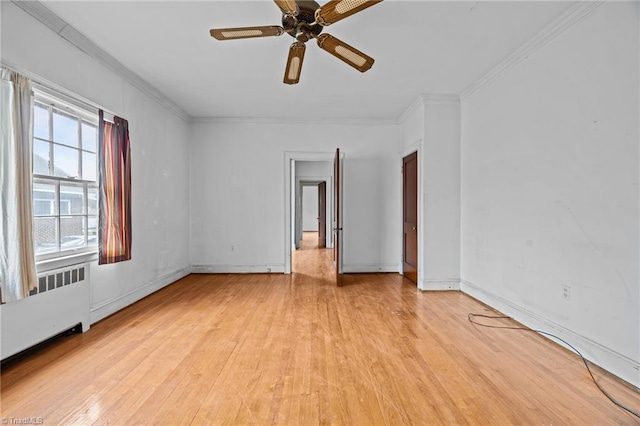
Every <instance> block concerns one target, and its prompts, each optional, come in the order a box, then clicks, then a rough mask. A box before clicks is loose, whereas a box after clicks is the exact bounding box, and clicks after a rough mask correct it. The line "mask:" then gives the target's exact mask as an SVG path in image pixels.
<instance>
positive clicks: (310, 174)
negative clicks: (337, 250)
mask: <svg viewBox="0 0 640 426" xmlns="http://www.w3.org/2000/svg"><path fill="white" fill-rule="evenodd" d="M333 157H334V154H333V153H332V152H326V153H316V152H285V265H284V266H285V268H284V269H285V274H289V273H291V272H292V270H293V267H292V265H293V262H292V260H293V255H294V254H295V253H296V251H297V250H299V249H300V247H301V242H302V241H303V237H304V235H303V230H302V228H303V226H302V208H303V206H302V203H303V198H304V196H303V192H302V191H303V187H306V186H313V187H315V188H318V185H320V184H322V183H324V186H325V197H324V207H325V217H324V219H325V227H324V237H325V239H324V246H325V248H326V249H330V252H331V253H332V252H333V250H332V249H333V235H332V224H333V222H332V221H333V216H332V209H333ZM312 192H313V191H312ZM318 192H319V191H318ZM316 197H317V198H318V199H316V202H318V201H320V200H319V198H320V194H318V195H316ZM318 204H319V203H318ZM318 213H319V212H316V216H315V218H314V219H315V220H317V221H319V219H318V217H320V215H319V214H318ZM318 225H319V224H318ZM313 238H314V240H315V242H314V243H313V244H314V245H315V247H316V248H317V247H318V243H319V241H318V239H321V235H320V232H319V229H318V232H317V233H316V234H315V235H314V237H313ZM330 257H331V258H332V256H331V255H330Z"/></svg>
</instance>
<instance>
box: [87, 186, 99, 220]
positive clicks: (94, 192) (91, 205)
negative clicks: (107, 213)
mask: <svg viewBox="0 0 640 426" xmlns="http://www.w3.org/2000/svg"><path fill="white" fill-rule="evenodd" d="M87 203H88V204H87V207H88V213H89V214H98V188H88V189H87ZM89 228H91V226H89Z"/></svg>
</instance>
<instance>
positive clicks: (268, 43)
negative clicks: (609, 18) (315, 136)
mask: <svg viewBox="0 0 640 426" xmlns="http://www.w3.org/2000/svg"><path fill="white" fill-rule="evenodd" d="M44 3H45V4H46V6H47V7H48V8H49V9H51V10H52V11H53V12H54V13H56V14H57V15H58V16H60V17H61V18H62V19H64V20H65V21H67V22H68V23H69V24H71V25H72V26H73V27H75V28H76V29H77V30H78V31H80V32H81V33H83V34H84V35H85V36H87V37H88V38H90V39H91V40H93V41H94V42H95V43H96V44H97V45H98V46H100V47H101V48H102V49H104V50H105V51H107V52H108V53H109V54H111V55H112V56H113V57H114V58H115V59H117V60H118V61H120V62H122V63H123V64H124V65H126V66H127V67H128V68H129V69H131V70H132V71H133V72H135V73H136V74H138V75H139V76H140V77H142V78H144V79H145V80H146V81H147V82H149V83H150V84H151V85H152V86H154V87H155V88H157V89H158V90H159V91H160V92H162V93H163V94H164V95H166V96H167V97H168V98H170V99H171V100H172V101H173V102H175V103H176V104H177V105H179V106H180V107H181V108H182V109H184V110H185V111H186V112H187V113H188V114H189V115H191V116H192V117H252V118H281V117H291V118H295V119H306V118H310V117H311V118H314V119H345V118H348V119H396V118H398V117H399V116H400V115H401V114H402V112H403V111H404V110H405V109H406V108H407V107H408V106H409V105H410V104H411V102H412V101H413V100H414V99H415V98H416V97H417V96H418V95H419V94H428V93H431V94H459V93H460V92H462V91H463V90H464V89H465V88H466V87H467V86H469V85H470V84H471V83H473V82H474V81H475V80H476V79H478V78H479V77H481V76H483V75H484V74H485V73H486V72H487V71H489V70H490V69H491V68H492V67H493V66H495V65H496V64H497V63H498V62H499V61H500V60H501V59H503V58H504V57H505V56H507V55H508V54H509V53H511V52H513V51H514V50H515V49H517V48H518V47H520V46H521V45H522V44H524V43H525V42H526V41H527V40H529V39H530V38H531V37H532V36H533V35H535V34H536V33H537V32H538V31H540V30H541V29H543V28H544V27H545V26H546V25H548V24H549V23H550V22H551V21H553V20H554V19H555V18H556V17H557V16H559V15H560V14H561V13H562V12H564V11H565V10H566V9H568V8H569V7H570V6H571V5H572V3H570V2H562V1H557V2H540V1H532V2H528V1H510V2H494V1H482V2H462V1H441V2H435V1H397V0H395V1H394V0H387V1H384V2H382V3H380V4H378V5H376V6H374V7H371V8H369V9H367V10H365V11H363V12H361V13H359V14H356V15H353V16H351V17H349V18H347V19H345V20H343V21H340V22H338V23H336V24H334V25H332V26H330V27H327V28H325V29H324V32H328V33H330V34H332V35H334V36H336V37H338V38H339V39H341V40H343V41H345V42H346V43H348V44H351V45H352V46H354V47H356V48H358V49H360V50H362V51H363V52H365V53H367V54H368V55H370V56H372V57H374V58H375V60H376V62H375V64H374V65H373V68H372V69H371V70H369V71H368V72H366V73H364V74H361V73H359V72H358V71H356V70H354V69H352V68H351V67H349V66H347V65H346V64H344V63H343V62H341V61H340V60H338V59H336V58H334V57H333V56H331V55H329V54H327V53H326V52H324V51H322V50H321V49H319V48H318V47H317V45H316V44H315V42H310V43H308V48H307V52H306V56H305V59H304V66H303V70H302V74H301V79H300V83H299V84H297V85H292V86H289V85H285V84H283V83H282V78H283V74H284V67H285V63H286V59H287V54H288V48H289V45H290V44H291V43H292V42H293V39H292V38H291V37H289V36H288V35H286V34H284V35H282V36H280V37H272V38H258V39H247V40H231V41H224V42H221V41H217V40H215V39H213V38H211V37H210V36H209V29H210V28H221V27H222V28H224V27H238V26H254V25H280V19H281V15H280V12H279V9H278V8H277V7H276V6H275V4H274V3H273V2H272V1H270V0H262V1H251V2H250V1H238V0H235V1H86V0H85V1H75V2H68V1H45V2H44ZM320 3H321V4H323V3H324V1H321V2H320Z"/></svg>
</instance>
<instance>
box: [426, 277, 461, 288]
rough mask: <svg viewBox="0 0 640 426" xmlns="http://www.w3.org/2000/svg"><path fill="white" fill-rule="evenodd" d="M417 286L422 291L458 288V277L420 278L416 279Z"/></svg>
mask: <svg viewBox="0 0 640 426" xmlns="http://www.w3.org/2000/svg"><path fill="white" fill-rule="evenodd" d="M418 281H419V283H418V288H419V289H420V290H422V291H448V290H454V291H456V290H460V278H444V279H433V278H428V279H421V280H418Z"/></svg>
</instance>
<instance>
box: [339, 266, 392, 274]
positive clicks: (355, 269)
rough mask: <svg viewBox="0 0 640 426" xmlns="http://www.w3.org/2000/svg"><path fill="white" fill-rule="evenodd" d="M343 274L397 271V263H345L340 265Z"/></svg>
mask: <svg viewBox="0 0 640 426" xmlns="http://www.w3.org/2000/svg"><path fill="white" fill-rule="evenodd" d="M342 272H344V273H345V274H367V273H371V272H398V264H397V263H382V264H380V263H345V264H344V265H342Z"/></svg>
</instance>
